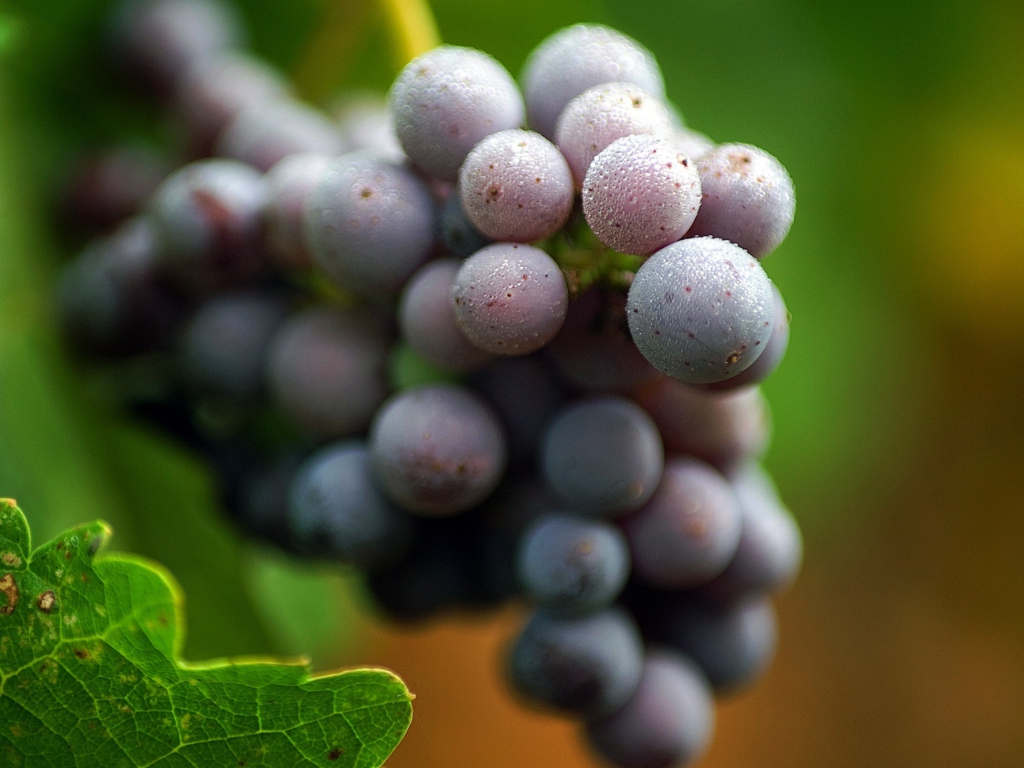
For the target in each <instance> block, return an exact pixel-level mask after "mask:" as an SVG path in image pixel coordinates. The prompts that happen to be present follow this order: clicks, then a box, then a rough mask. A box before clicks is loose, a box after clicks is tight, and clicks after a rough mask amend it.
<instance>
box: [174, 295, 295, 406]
mask: <svg viewBox="0 0 1024 768" xmlns="http://www.w3.org/2000/svg"><path fill="white" fill-rule="evenodd" d="M287 314H288V304H287V302H286V301H285V300H284V299H283V297H281V296H279V295H276V294H273V293H269V292H261V291H247V292H244V293H229V294H222V295H220V296H217V297H215V298H213V299H211V300H210V301H208V302H207V303H206V304H204V305H203V306H202V307H200V308H199V310H198V311H197V312H196V314H195V315H194V316H193V317H192V319H191V320H190V321H189V323H188V325H187V326H186V328H185V331H184V333H183V335H182V340H181V345H180V349H179V361H180V373H181V375H182V378H183V379H184V380H185V382H186V384H187V385H188V386H189V387H190V388H191V389H192V390H194V391H197V392H202V393H206V394H211V395H216V396H220V397H224V398H230V399H233V400H237V401H241V402H243V403H253V402H255V401H256V400H257V399H258V398H259V397H260V395H262V394H263V388H264V377H263V369H264V365H265V363H266V355H267V349H268V348H269V347H270V341H271V338H272V337H273V335H274V334H275V333H276V331H277V330H278V328H279V327H280V326H281V324H282V323H283V322H284V320H285V317H286V316H287Z"/></svg>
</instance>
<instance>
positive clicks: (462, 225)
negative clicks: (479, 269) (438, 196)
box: [440, 194, 493, 259]
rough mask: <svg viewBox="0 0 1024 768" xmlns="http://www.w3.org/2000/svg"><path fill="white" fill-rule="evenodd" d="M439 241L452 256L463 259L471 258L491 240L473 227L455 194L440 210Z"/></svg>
mask: <svg viewBox="0 0 1024 768" xmlns="http://www.w3.org/2000/svg"><path fill="white" fill-rule="evenodd" d="M440 225H441V239H442V240H444V244H445V245H446V246H447V247H448V250H449V251H451V252H452V254H453V255H455V256H458V257H459V258H460V259H464V258H466V257H467V256H472V255H473V254H474V253H476V252H477V251H479V250H480V249H481V248H483V247H484V246H485V245H490V244H491V242H493V241H492V240H491V238H489V237H487V235H485V234H483V233H482V232H481V231H480V230H479V229H477V228H476V227H475V226H473V222H472V221H470V220H469V217H468V216H467V215H466V211H465V210H464V209H463V207H462V201H461V200H460V199H459V196H458V195H457V194H453V195H451V196H450V197H449V198H448V200H447V202H446V203H445V204H444V206H443V207H442V208H441V221H440Z"/></svg>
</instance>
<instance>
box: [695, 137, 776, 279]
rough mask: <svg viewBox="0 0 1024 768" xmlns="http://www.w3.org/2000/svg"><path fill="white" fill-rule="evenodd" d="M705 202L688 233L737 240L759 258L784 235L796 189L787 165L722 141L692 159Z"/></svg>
mask: <svg viewBox="0 0 1024 768" xmlns="http://www.w3.org/2000/svg"><path fill="white" fill-rule="evenodd" d="M697 169H698V170H699V171H700V182H701V187H702V188H703V190H704V200H703V202H702V203H701V206H700V212H699V213H698V214H697V220H696V221H694V222H693V226H692V227H691V228H690V231H689V233H688V234H689V235H690V236H691V237H701V236H703V235H710V236H711V237H717V238H720V239H722V240H728V241H729V242H731V243H736V245H738V246H740V247H741V248H743V249H744V250H746V251H747V252H748V253H750V254H752V255H753V256H756V257H757V258H759V259H760V258H762V257H764V256H767V255H768V254H769V253H771V252H772V251H774V250H775V249H776V248H777V247H778V246H779V244H780V243H781V242H782V241H783V240H784V239H785V237H786V234H787V233H788V232H789V227H790V225H791V224H792V223H793V214H794V212H795V210H796V193H795V192H794V191H793V181H792V179H790V178H789V174H788V173H786V169H785V168H784V167H783V166H782V164H781V163H780V162H779V161H778V160H776V159H775V158H774V157H772V156H771V155H769V154H768V153H767V152H765V151H764V150H763V149H758V148H757V147H752V146H750V145H748V144H722V145H720V146H718V147H715V148H714V149H712V150H710V151H708V152H706V153H704V154H703V155H702V156H701V158H700V160H699V161H698V162H697Z"/></svg>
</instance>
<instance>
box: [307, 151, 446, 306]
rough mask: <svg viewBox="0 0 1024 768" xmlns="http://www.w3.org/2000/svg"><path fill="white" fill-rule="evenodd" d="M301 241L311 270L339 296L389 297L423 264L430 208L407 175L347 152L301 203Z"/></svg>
mask: <svg viewBox="0 0 1024 768" xmlns="http://www.w3.org/2000/svg"><path fill="white" fill-rule="evenodd" d="M303 234H304V238H305V239H304V242H305V244H306V247H307V248H308V250H309V252H310V255H311V256H312V258H313V262H314V263H315V264H316V265H317V266H318V267H320V269H322V270H323V271H324V273H325V274H326V275H327V276H328V277H329V278H330V279H331V280H333V281H334V282H335V283H337V285H338V286H339V287H340V288H342V289H345V290H349V291H352V292H354V293H357V294H360V295H364V296H369V297H375V296H378V295H380V294H384V295H385V296H394V295H395V294H397V293H398V291H399V290H400V289H401V287H402V285H403V284H404V283H405V281H406V280H407V279H408V278H409V276H410V275H411V274H412V273H413V272H415V271H416V268H417V267H419V265H420V264H422V263H423V262H424V261H426V259H427V258H428V257H429V256H430V252H431V249H432V248H433V244H434V203H433V200H431V198H430V192H429V191H428V190H427V188H426V187H425V186H424V185H423V182H421V181H420V180H419V179H417V178H416V177H415V176H414V175H413V174H412V173H410V172H409V171H407V170H405V169H404V168H400V167H398V166H397V165H393V164H391V163H388V162H387V161H384V160H380V159H378V158H376V157H373V156H372V155H369V154H366V153H363V152H352V153H350V154H347V155H343V156H341V157H340V158H338V159H337V160H335V161H334V163H332V164H331V165H330V166H329V167H328V169H327V171H326V173H324V174H323V175H322V176H321V178H320V180H319V181H318V182H317V183H316V184H315V185H314V186H313V188H312V189H311V190H310V192H309V194H308V195H307V197H306V204H305V210H304V212H303Z"/></svg>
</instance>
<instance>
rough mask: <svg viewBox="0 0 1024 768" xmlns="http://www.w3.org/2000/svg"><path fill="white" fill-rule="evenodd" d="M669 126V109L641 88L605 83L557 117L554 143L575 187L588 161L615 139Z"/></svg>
mask: <svg viewBox="0 0 1024 768" xmlns="http://www.w3.org/2000/svg"><path fill="white" fill-rule="evenodd" d="M671 129H672V117H671V116H670V114H669V111H668V109H667V108H666V107H665V105H664V104H662V103H661V102H660V101H658V100H657V99H656V98H654V97H653V96H651V95H650V94H649V93H647V92H646V91H645V90H644V89H643V88H640V87H639V86H636V85H633V84H632V83H605V84H603V85H597V86H594V87H593V88H590V89H588V90H586V91H584V92H583V93H581V94H580V95H579V96H577V97H576V98H575V99H573V100H572V101H570V102H569V104H568V106H566V108H565V111H564V112H562V116H561V117H559V118H558V125H557V126H556V128H555V143H556V144H557V145H558V148H559V150H561V152H562V154H563V155H565V159H566V161H567V162H568V163H569V167H570V168H571V169H572V175H573V179H574V180H575V182H576V187H577V188H581V187H582V186H583V180H584V178H586V175H587V169H588V168H590V163H591V162H592V161H593V160H594V158H595V157H596V156H597V155H598V154H599V153H600V152H601V151H602V150H604V149H605V148H606V147H607V146H608V145H609V144H611V143H612V142H613V141H615V140H616V139H621V138H623V137H625V136H632V135H634V134H649V135H653V136H660V135H667V134H669V133H670V132H671Z"/></svg>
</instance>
